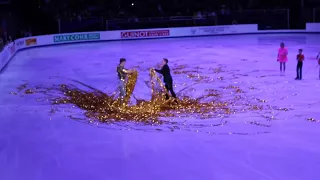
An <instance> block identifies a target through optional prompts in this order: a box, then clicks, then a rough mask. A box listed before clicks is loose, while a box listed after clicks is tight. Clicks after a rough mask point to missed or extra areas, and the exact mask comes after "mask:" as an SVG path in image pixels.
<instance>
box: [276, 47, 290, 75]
mask: <svg viewBox="0 0 320 180" xmlns="http://www.w3.org/2000/svg"><path fill="white" fill-rule="evenodd" d="M287 55H288V50H287V48H285V47H284V43H283V42H282V43H281V44H280V48H279V49H278V58H277V61H279V62H280V73H281V75H283V74H284V73H285V72H286V62H287V61H288V57H287ZM282 67H283V69H282Z"/></svg>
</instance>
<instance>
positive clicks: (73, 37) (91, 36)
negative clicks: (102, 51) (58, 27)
mask: <svg viewBox="0 0 320 180" xmlns="http://www.w3.org/2000/svg"><path fill="white" fill-rule="evenodd" d="M90 40H100V33H79V34H66V35H56V36H53V42H54V43H61V42H77V41H90Z"/></svg>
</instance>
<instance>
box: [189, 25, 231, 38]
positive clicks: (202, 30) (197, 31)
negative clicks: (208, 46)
mask: <svg viewBox="0 0 320 180" xmlns="http://www.w3.org/2000/svg"><path fill="white" fill-rule="evenodd" d="M190 31H191V35H194V36H197V35H214V34H231V33H237V30H236V28H234V27H232V26H216V27H213V26H211V27H195V28H191V30H190Z"/></svg>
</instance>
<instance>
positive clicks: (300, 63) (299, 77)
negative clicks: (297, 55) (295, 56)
mask: <svg viewBox="0 0 320 180" xmlns="http://www.w3.org/2000/svg"><path fill="white" fill-rule="evenodd" d="M302 65H303V62H298V64H297V78H298V79H302Z"/></svg>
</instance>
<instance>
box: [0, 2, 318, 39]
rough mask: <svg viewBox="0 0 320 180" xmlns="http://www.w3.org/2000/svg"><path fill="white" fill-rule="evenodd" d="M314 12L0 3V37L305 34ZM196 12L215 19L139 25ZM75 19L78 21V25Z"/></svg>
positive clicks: (260, 6) (254, 5)
mask: <svg viewBox="0 0 320 180" xmlns="http://www.w3.org/2000/svg"><path fill="white" fill-rule="evenodd" d="M132 3H134V5H132ZM159 7H161V10H159ZM317 7H320V0H305V1H301V0H216V1H212V0H173V1H172V0H131V1H129V0H108V1H106V0H90V1H88V0H0V12H1V24H0V27H1V29H2V32H3V31H7V32H8V33H9V34H11V36H13V37H15V38H17V37H19V36H24V35H23V33H22V31H28V32H31V33H32V35H39V34H51V33H59V32H76V31H101V30H106V25H107V24H108V25H109V27H110V29H109V30H117V29H126V28H129V29H134V28H154V27H159V28H161V27H172V26H190V25H194V24H198V25H199V24H201V25H227V24H231V23H232V22H237V23H239V24H244V23H255V24H258V25H259V29H286V28H290V29H303V28H305V23H306V22H312V21H320V18H315V16H316V17H319V16H320V9H318V8H317ZM223 8H224V9H227V10H228V12H229V13H228V15H224V14H220V11H221V9H223ZM287 10H289V12H290V13H289V14H288V15H289V16H287ZM198 11H202V12H216V14H217V15H216V16H214V17H212V19H213V20H212V21H211V20H210V21H209V20H201V21H200V20H197V22H196V23H194V22H193V24H192V23H190V18H189V20H179V21H178V20H176V21H172V20H171V21H169V20H161V21H160V20H157V21H156V20H154V19H152V20H142V19H141V18H149V17H172V16H189V17H191V16H193V15H194V14H195V13H196V12H198ZM78 16H81V20H77V17H78ZM130 18H133V19H134V18H136V19H139V20H136V21H139V22H130V23H129V22H128V20H127V19H130ZM288 18H289V20H288ZM115 19H118V20H120V19H126V20H123V21H118V20H117V21H115ZM106 20H110V21H108V22H107V21H106ZM132 21H135V20H132ZM288 22H289V23H288ZM58 24H60V27H59V25H58ZM288 24H289V27H288V26H287V25H288Z"/></svg>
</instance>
